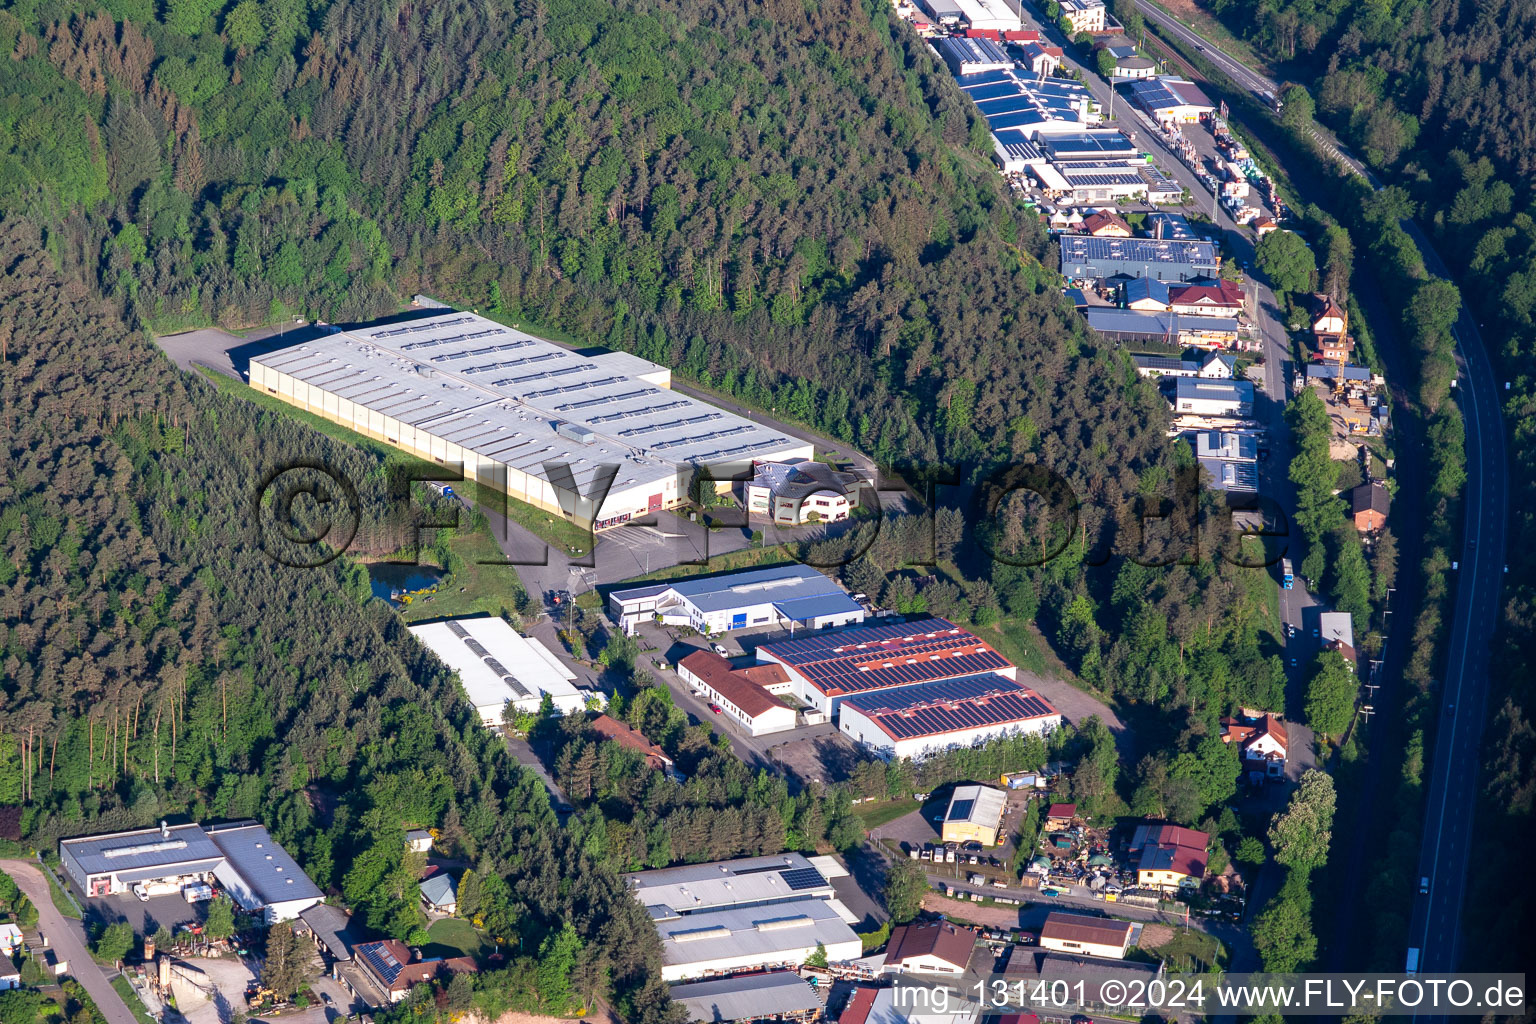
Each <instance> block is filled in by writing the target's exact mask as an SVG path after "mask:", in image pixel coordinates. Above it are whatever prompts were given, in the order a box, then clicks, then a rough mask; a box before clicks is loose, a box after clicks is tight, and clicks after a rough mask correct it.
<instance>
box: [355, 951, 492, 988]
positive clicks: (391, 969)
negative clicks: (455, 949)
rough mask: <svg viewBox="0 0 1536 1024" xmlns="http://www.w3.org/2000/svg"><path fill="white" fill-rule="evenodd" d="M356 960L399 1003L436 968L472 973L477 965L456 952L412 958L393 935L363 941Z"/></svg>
mask: <svg viewBox="0 0 1536 1024" xmlns="http://www.w3.org/2000/svg"><path fill="white" fill-rule="evenodd" d="M356 953H357V962H358V964H360V965H361V966H362V968H363V970H364V971H365V972H366V973H367V974H368V975H369V976H370V977H371V978H372V979H373V981H374V982H375V983H376V984H377V985H378V986H379V988H380V989H382V990H383V991H384V993H385V995H386V996H388V997H389V1001H390V1002H391V1003H398V1002H399V1001H400V1000H402V999H404V998H405V997H406V994H407V993H408V992H410V990H411V989H412V988H414V987H415V986H417V985H420V984H421V983H422V982H424V981H431V980H432V979H433V978H435V977H437V974H438V972H439V971H443V972H446V973H448V974H474V973H475V972H476V971H477V970H478V968H476V966H475V961H474V960H473V959H472V958H471V957H467V956H456V957H452V958H450V959H447V960H444V959H442V958H441V957H433V958H432V959H430V960H418V961H416V962H415V963H412V962H411V950H410V947H409V946H407V945H406V944H405V943H403V942H400V941H398V940H396V939H384V940H383V941H382V942H364V943H362V944H361V945H359V946H358V947H357V949H356Z"/></svg>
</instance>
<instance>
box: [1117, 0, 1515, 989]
mask: <svg viewBox="0 0 1536 1024" xmlns="http://www.w3.org/2000/svg"><path fill="white" fill-rule="evenodd" d="M1136 6H1137V8H1138V9H1139V10H1140V11H1141V12H1142V15H1143V16H1144V17H1146V18H1147V20H1149V21H1151V22H1152V23H1153V24H1155V25H1157V26H1158V27H1159V28H1160V29H1162V30H1164V31H1166V32H1168V33H1169V34H1171V35H1173V36H1175V37H1177V38H1179V39H1181V40H1182V41H1184V42H1186V43H1187V44H1189V45H1191V46H1197V47H1198V48H1199V49H1200V51H1201V52H1202V53H1203V55H1204V56H1205V57H1206V58H1207V59H1208V60H1210V62H1211V63H1212V64H1213V65H1215V66H1217V67H1218V68H1220V69H1221V70H1223V71H1224V72H1226V73H1227V74H1229V75H1230V76H1231V77H1232V78H1233V80H1234V81H1236V82H1238V83H1239V84H1241V85H1243V86H1244V87H1246V88H1250V89H1255V90H1259V91H1273V89H1274V86H1275V83H1273V82H1271V81H1270V80H1269V79H1267V78H1265V77H1264V76H1262V75H1259V74H1257V73H1255V72H1253V71H1251V70H1249V69H1248V68H1246V67H1244V66H1243V65H1242V64H1241V63H1240V62H1239V61H1237V60H1236V59H1234V58H1233V57H1231V56H1230V55H1228V54H1226V53H1223V52H1222V51H1221V50H1219V49H1218V48H1216V47H1215V46H1213V45H1212V44H1211V43H1209V42H1207V41H1205V40H1204V39H1202V38H1201V37H1200V36H1199V35H1198V34H1196V33H1195V32H1193V31H1192V30H1190V29H1189V28H1188V27H1187V26H1184V25H1182V24H1180V23H1179V22H1178V21H1177V20H1175V19H1174V18H1173V17H1172V16H1170V15H1169V14H1168V13H1167V12H1166V11H1164V10H1162V9H1161V8H1159V7H1157V6H1155V5H1154V4H1152V3H1151V2H1150V0H1137V2H1136ZM1318 140H1319V141H1320V142H1322V143H1323V144H1324V147H1325V148H1326V149H1327V150H1328V151H1329V152H1331V153H1332V154H1333V155H1335V156H1336V157H1337V158H1338V159H1339V160H1341V161H1342V162H1343V163H1344V164H1345V165H1346V166H1348V167H1349V168H1350V169H1351V170H1352V171H1354V172H1355V173H1356V174H1359V175H1361V176H1363V177H1364V178H1365V179H1366V180H1367V181H1368V182H1370V184H1371V185H1372V186H1373V187H1379V186H1378V185H1377V182H1376V179H1375V177H1374V176H1373V175H1372V174H1371V173H1370V171H1369V169H1367V168H1366V167H1365V166H1364V165H1362V164H1361V163H1360V162H1359V161H1358V160H1355V159H1354V158H1353V157H1351V156H1349V155H1348V153H1346V152H1345V151H1344V150H1343V149H1342V147H1340V146H1339V145H1338V143H1337V142H1336V141H1335V140H1333V139H1332V137H1331V136H1329V135H1328V134H1327V133H1326V132H1320V133H1319V135H1318ZM1402 226H1403V229H1404V230H1405V231H1407V232H1408V234H1409V235H1410V236H1411V237H1412V238H1413V240H1414V242H1415V244H1417V245H1418V247H1419V250H1420V252H1422V253H1423V255H1424V261H1425V264H1426V265H1427V267H1428V268H1429V270H1430V271H1431V272H1432V273H1435V274H1438V275H1440V276H1442V277H1445V278H1450V277H1451V275H1450V272H1449V271H1448V270H1447V268H1446V266H1445V263H1444V261H1443V260H1442V259H1441V258H1440V255H1439V253H1437V252H1436V251H1435V249H1434V247H1433V246H1432V245H1431V244H1430V242H1429V239H1428V238H1427V237H1426V236H1425V234H1424V232H1423V231H1422V230H1421V229H1420V228H1419V226H1418V225H1417V224H1416V223H1414V222H1413V221H1404V222H1403V224H1402ZM1454 334H1455V337H1456V344H1457V353H1456V355H1457V359H1456V362H1457V368H1458V371H1459V373H1460V387H1459V388H1458V389H1457V398H1458V401H1459V403H1460V405H1461V409H1462V414H1463V417H1464V418H1465V421H1466V447H1467V482H1466V489H1465V502H1464V504H1465V513H1464V521H1463V524H1462V528H1463V533H1462V548H1461V557H1460V558H1459V559H1458V561H1459V562H1460V569H1459V572H1458V579H1457V588H1456V608H1455V613H1454V615H1453V618H1452V621H1451V628H1450V646H1449V648H1448V656H1447V659H1446V666H1445V678H1444V680H1443V685H1442V687H1441V695H1440V700H1441V706H1440V715H1439V728H1438V729H1437V732H1436V737H1435V749H1434V754H1433V757H1432V762H1431V765H1432V767H1431V776H1430V786H1429V802H1428V805H1427V807H1426V808H1425V826H1424V836H1423V843H1422V847H1421V850H1420V854H1419V871H1418V874H1419V877H1420V879H1421V880H1422V882H1421V888H1422V889H1423V890H1424V891H1421V892H1420V893H1419V894H1418V896H1417V897H1416V898H1415V901H1414V907H1413V918H1412V923H1411V925H1410V927H1409V935H1408V940H1407V941H1408V944H1409V945H1410V946H1412V947H1416V948H1418V949H1419V950H1420V963H1419V969H1420V970H1421V971H1426V972H1434V971H1450V970H1453V969H1455V968H1456V967H1457V965H1458V962H1459V957H1460V952H1461V909H1462V902H1463V899H1464V898H1465V894H1466V871H1467V865H1468V863H1469V861H1470V859H1471V855H1472V845H1471V844H1472V829H1473V815H1474V810H1475V807H1476V800H1477V794H1478V780H1477V774H1478V767H1479V763H1478V761H1479V758H1478V747H1479V742H1480V740H1481V737H1482V730H1483V723H1484V720H1485V717H1486V711H1487V698H1488V654H1489V651H1488V640H1489V637H1490V636H1491V635H1492V629H1491V628H1490V623H1493V622H1495V621H1497V617H1498V614H1499V591H1500V588H1501V587H1502V585H1503V575H1504V549H1505V543H1506V527H1507V507H1508V494H1507V472H1508V467H1507V462H1506V458H1505V451H1504V444H1505V438H1504V424H1503V417H1502V412H1501V407H1500V399H1499V394H1500V391H1499V383H1498V379H1497V377H1496V375H1495V374H1494V370H1493V364H1492V362H1491V361H1490V359H1489V357H1488V352H1487V349H1486V348H1485V347H1484V345H1483V340H1482V336H1481V334H1480V333H1479V332H1478V329H1477V324H1476V322H1474V321H1473V319H1472V317H1471V315H1470V314H1469V313H1468V312H1467V310H1466V308H1465V307H1463V308H1462V309H1461V311H1460V314H1459V316H1458V318H1457V321H1456V325H1455V328H1454Z"/></svg>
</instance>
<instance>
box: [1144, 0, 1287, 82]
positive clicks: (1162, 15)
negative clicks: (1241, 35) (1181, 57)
mask: <svg viewBox="0 0 1536 1024" xmlns="http://www.w3.org/2000/svg"><path fill="white" fill-rule="evenodd" d="M1136 10H1137V11H1139V12H1141V16H1142V17H1143V18H1146V19H1147V20H1148V21H1150V22H1151V23H1152V24H1154V25H1156V26H1157V27H1158V28H1160V29H1162V30H1163V31H1165V32H1167V33H1168V34H1170V35H1172V36H1175V37H1176V38H1178V39H1179V40H1180V41H1181V42H1183V43H1184V44H1186V45H1187V46H1192V47H1194V48H1195V49H1196V50H1199V51H1200V52H1201V53H1202V55H1203V56H1204V57H1205V58H1206V59H1207V60H1209V61H1210V62H1211V63H1212V64H1214V65H1216V67H1217V68H1218V69H1220V70H1221V71H1222V72H1223V73H1225V74H1226V75H1227V76H1228V77H1230V78H1231V79H1232V80H1233V81H1234V82H1236V83H1237V84H1238V85H1241V86H1242V87H1243V88H1244V89H1247V90H1249V91H1250V92H1254V93H1264V92H1267V93H1273V94H1275V95H1279V93H1278V91H1277V89H1278V86H1277V84H1276V83H1275V82H1274V81H1273V80H1271V79H1268V78H1265V77H1264V76H1263V75H1261V74H1259V73H1258V72H1256V71H1253V70H1252V69H1250V68H1249V67H1247V66H1246V65H1245V64H1243V63H1242V62H1241V61H1239V60H1237V59H1236V58H1234V57H1230V56H1228V55H1227V54H1226V53H1225V52H1223V51H1222V50H1219V49H1217V48H1216V47H1215V46H1214V45H1212V44H1211V43H1209V42H1207V41H1206V40H1205V39H1204V37H1202V36H1201V35H1200V34H1199V33H1197V32H1195V31H1194V30H1193V29H1191V28H1190V27H1189V26H1188V25H1185V24H1184V23H1183V22H1181V21H1179V20H1178V19H1177V18H1175V17H1174V16H1173V15H1172V14H1169V13H1168V12H1167V11H1165V10H1163V8H1161V7H1159V6H1157V5H1156V4H1154V3H1152V2H1151V0H1136Z"/></svg>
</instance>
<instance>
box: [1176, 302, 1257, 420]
mask: <svg viewBox="0 0 1536 1024" xmlns="http://www.w3.org/2000/svg"><path fill="white" fill-rule="evenodd" d="M1202 319H1206V320H1214V319H1217V318H1216V317H1203V318H1202ZM1173 387H1174V392H1173V393H1174V397H1176V398H1180V399H1183V398H1203V399H1206V400H1208V401H1213V402H1242V403H1243V404H1245V405H1252V404H1253V385H1252V384H1251V383H1249V382H1248V381H1246V380H1210V379H1207V378H1204V377H1180V378H1178V379H1177V380H1175V381H1174V382H1173Z"/></svg>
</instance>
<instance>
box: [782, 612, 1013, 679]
mask: <svg viewBox="0 0 1536 1024" xmlns="http://www.w3.org/2000/svg"><path fill="white" fill-rule="evenodd" d="M758 650H759V652H761V653H763V654H766V655H768V656H769V657H771V658H772V659H774V660H777V661H781V662H783V663H784V664H786V665H790V666H792V667H793V668H794V670H795V671H796V672H799V673H800V674H801V675H802V676H804V677H805V678H806V679H807V680H808V681H809V682H810V683H811V685H813V686H815V687H816V688H817V689H819V690H821V691H822V692H823V693H826V694H829V695H830V694H836V693H858V692H861V691H865V690H878V689H883V688H885V687H891V686H908V685H911V684H914V683H921V682H924V681H925V680H929V679H946V678H953V677H956V676H970V675H980V674H982V673H985V672H996V671H998V670H1000V669H1007V668H1011V667H1012V665H1010V664H1009V662H1008V660H1007V659H1006V658H1004V657H1003V656H1002V655H1000V654H998V653H997V652H996V651H995V650H993V649H992V648H991V647H990V646H989V645H988V644H986V643H985V642H984V641H982V640H981V639H979V638H978V637H977V636H976V635H975V634H973V633H971V632H970V631H969V630H964V629H961V628H960V627H958V626H956V625H955V624H954V623H952V622H948V621H946V620H944V619H938V618H932V619H920V620H918V621H916V622H907V623H898V624H894V625H886V626H869V627H864V628H861V629H851V630H845V631H842V632H838V633H831V634H823V635H821V636H816V637H804V638H801V639H798V640H784V641H778V642H775V643H771V644H763V645H762V646H761V647H759V648H758Z"/></svg>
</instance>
